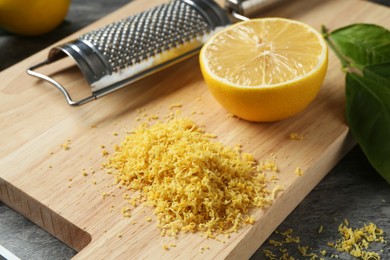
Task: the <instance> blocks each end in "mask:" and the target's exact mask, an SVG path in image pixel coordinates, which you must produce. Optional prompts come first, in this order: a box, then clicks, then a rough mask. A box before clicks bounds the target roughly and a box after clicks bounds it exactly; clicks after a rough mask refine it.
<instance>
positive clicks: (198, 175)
mask: <svg viewBox="0 0 390 260" xmlns="http://www.w3.org/2000/svg"><path fill="white" fill-rule="evenodd" d="M175 107H176V106H175ZM103 166H104V168H105V169H106V170H108V171H109V173H110V174H114V175H115V179H116V183H117V184H120V185H121V186H123V187H124V188H126V189H128V190H135V191H140V193H141V194H142V197H143V199H144V200H145V201H146V203H147V204H148V205H151V206H153V207H154V213H155V215H156V218H157V222H158V227H159V228H161V229H166V230H167V231H166V232H165V233H164V234H166V235H169V236H175V235H176V234H177V233H178V232H180V231H184V232H196V231H201V232H204V233H205V234H206V236H207V237H211V238H213V237H214V238H215V234H227V233H231V232H236V231H237V230H238V229H239V228H240V227H241V226H242V225H243V224H247V223H245V219H246V218H247V216H248V215H249V212H250V210H251V208H254V207H259V208H264V207H267V206H269V205H271V204H272V196H271V192H269V191H268V190H267V188H266V185H267V181H266V179H265V177H264V175H263V174H261V172H259V171H257V170H256V162H255V161H254V157H253V156H252V155H250V154H242V153H240V152H239V151H237V150H235V149H233V148H230V147H225V146H223V145H222V144H221V143H219V142H212V141H211V140H210V136H209V135H208V134H205V131H204V130H203V129H201V128H200V127H199V126H198V125H196V124H195V123H194V122H193V121H192V120H190V119H185V118H178V117H177V115H175V117H174V118H173V119H172V118H170V119H168V120H167V122H161V121H158V122H156V123H155V124H154V125H151V126H149V125H148V124H141V125H140V126H139V127H138V128H137V129H135V130H134V131H133V133H132V134H131V135H127V136H126V137H125V139H124V140H123V142H122V143H121V144H120V145H119V146H118V147H117V149H116V150H115V152H114V153H113V154H112V155H111V156H110V157H109V158H108V161H107V162H106V163H105V164H104V165H103ZM272 169H273V170H276V169H275V167H272ZM275 192H276V191H275V190H274V194H275Z"/></svg>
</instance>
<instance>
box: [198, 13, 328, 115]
mask: <svg viewBox="0 0 390 260" xmlns="http://www.w3.org/2000/svg"><path fill="white" fill-rule="evenodd" d="M199 58H200V66H201V70H202V74H203V77H204V79H205V82H206V84H207V86H208V87H209V90H210V91H211V93H212V94H213V96H214V97H215V98H216V99H217V101H219V103H221V105H222V106H223V107H224V108H225V109H226V110H228V111H229V112H230V113H233V114H235V115H236V116H238V117H241V118H243V119H246V120H250V121H276V120H281V119H284V118H287V117H290V116H292V115H295V114H297V113H298V112H300V111H302V110H303V109H304V108H306V107H307V106H308V105H309V104H310V103H311V102H312V101H313V99H314V98H315V97H316V95H317V93H318V91H319V89H320V87H321V85H322V82H323V80H324V77H325V74H326V70H327V64H328V63H327V62H328V52H327V46H326V43H325V41H324V40H323V38H322V36H321V35H320V34H319V33H318V32H317V31H316V30H314V29H313V28H311V27H310V26H309V25H306V24H304V23H301V22H298V21H294V20H289V19H284V18H263V19H253V20H249V21H244V22H241V23H238V24H235V25H233V26H231V27H229V28H227V29H225V30H223V31H221V32H220V33H218V34H216V35H214V36H213V37H212V38H211V39H210V40H209V41H208V42H207V43H206V44H205V45H204V46H203V48H202V50H201V52H200V56H199Z"/></svg>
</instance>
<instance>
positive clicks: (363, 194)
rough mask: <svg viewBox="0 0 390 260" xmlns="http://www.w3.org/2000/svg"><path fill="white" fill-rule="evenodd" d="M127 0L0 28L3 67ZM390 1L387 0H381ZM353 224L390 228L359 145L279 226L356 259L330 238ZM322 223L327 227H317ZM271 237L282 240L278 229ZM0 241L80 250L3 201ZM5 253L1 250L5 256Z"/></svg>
mask: <svg viewBox="0 0 390 260" xmlns="http://www.w3.org/2000/svg"><path fill="white" fill-rule="evenodd" d="M128 2H129V1H126V0H110V1H103V0H95V1H86V0H73V1H72V5H71V8H70V11H69V13H68V16H67V18H66V21H65V22H64V23H63V24H62V25H61V26H60V27H59V28H57V29H56V30H55V31H53V32H52V33H49V34H47V35H45V36H41V37H33V38H27V37H19V36H15V35H12V34H9V33H7V32H5V31H2V30H1V29H0V50H1V51H0V71H1V70H3V69H5V68H7V67H9V66H11V65H13V64H15V63H17V62H18V61H21V60H23V59H25V58H27V57H28V56H30V55H32V54H34V53H36V52H37V51H39V50H41V49H43V48H45V47H47V46H49V45H51V44H53V43H55V42H56V41H58V40H60V39H62V38H63V37H65V36H67V35H69V34H70V33H73V32H75V31H77V30H79V29H80V28H82V27H84V26H86V25H88V24H89V23H91V22H93V21H95V20H97V19H99V18H100V17H102V16H104V15H106V14H108V13H110V12H112V11H113V10H115V9H117V8H119V7H121V6H122V5H124V4H126V3H128ZM379 2H381V3H382V4H387V5H389V4H390V1H388V0H384V1H383V0H382V1H379ZM345 218H346V219H348V220H349V223H350V225H351V227H361V226H362V225H363V224H364V223H369V222H373V223H376V224H377V225H378V226H379V227H380V228H382V229H383V230H384V231H385V232H386V233H387V234H390V221H389V220H390V185H389V184H388V183H386V182H385V180H384V179H383V178H381V177H380V176H379V175H378V174H377V173H376V172H375V170H374V169H373V168H372V167H371V166H370V164H369V163H368V161H367V160H366V159H365V156H364V154H363V153H362V151H361V149H360V148H359V147H358V146H356V147H355V148H354V149H353V150H352V151H351V152H350V153H348V154H347V156H346V157H345V158H343V159H342V160H341V161H340V163H338V164H337V165H336V167H335V168H334V169H333V170H332V171H331V172H330V173H329V174H328V175H327V176H326V177H325V178H324V179H323V180H322V181H321V182H320V183H319V185H318V186H317V187H316V188H315V189H314V190H313V191H312V192H311V193H310V194H309V195H308V196H307V197H306V198H305V199H304V200H303V201H302V203H301V204H300V205H299V206H298V207H297V208H296V209H295V210H294V211H293V212H292V213H291V214H290V215H289V216H288V217H287V219H286V220H285V221H284V222H283V223H282V224H281V225H280V227H279V228H278V230H280V231H285V230H287V229H289V228H292V229H293V230H294V233H293V235H294V236H299V237H300V244H301V245H307V246H309V247H310V248H312V251H313V252H315V253H317V254H318V252H319V250H320V249H326V250H327V252H328V253H327V256H326V257H324V258H325V259H328V258H330V257H329V256H330V254H331V253H335V254H338V255H339V259H354V258H353V257H350V256H349V255H347V254H345V253H343V254H340V253H338V252H335V251H332V250H331V248H329V247H328V246H327V242H329V241H335V240H336V239H338V238H339V237H338V231H337V227H338V225H339V224H340V223H342V221H343V220H344V219H345ZM320 225H322V226H323V227H324V231H323V232H322V233H320V234H319V233H318V229H319V227H320ZM270 238H271V239H275V240H280V237H279V236H278V235H277V234H273V235H271V237H270ZM0 245H2V246H4V247H5V248H7V249H8V250H9V251H11V252H12V253H14V254H15V255H17V256H18V257H20V258H21V259H70V258H71V257H72V256H74V255H75V254H76V252H75V251H74V250H73V249H71V248H69V247H67V246H66V245H64V244H63V243H62V242H60V241H58V240H57V239H56V238H54V237H53V236H51V235H50V234H48V233H47V232H45V231H44V230H42V229H40V228H39V227H37V226H36V225H34V224H33V223H31V222H30V221H29V220H27V219H26V218H24V217H22V216H21V215H19V214H18V213H16V212H14V211H13V210H11V209H10V208H8V207H7V206H5V205H4V204H2V203H0ZM373 248H374V249H377V250H378V251H379V250H380V249H382V250H383V251H382V252H381V253H380V255H381V257H382V259H390V245H389V244H386V245H383V244H376V245H374V247H373ZM263 249H271V250H272V251H274V252H277V250H275V248H273V247H271V246H270V245H269V244H268V243H267V242H266V243H265V244H264V245H263V246H262V247H261V248H260V249H259V250H258V251H257V252H256V253H255V254H254V255H253V257H252V259H265V257H264V254H263ZM288 251H289V253H290V255H292V256H294V257H296V258H299V259H309V258H307V257H306V258H305V257H302V256H301V255H300V254H299V253H298V252H297V250H296V244H290V245H289V246H288ZM0 259H1V256H0Z"/></svg>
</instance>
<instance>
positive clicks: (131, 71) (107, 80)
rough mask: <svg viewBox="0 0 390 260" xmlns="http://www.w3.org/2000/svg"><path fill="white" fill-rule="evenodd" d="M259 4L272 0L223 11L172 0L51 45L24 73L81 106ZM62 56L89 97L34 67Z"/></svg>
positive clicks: (235, 1)
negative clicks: (74, 94)
mask: <svg viewBox="0 0 390 260" xmlns="http://www.w3.org/2000/svg"><path fill="white" fill-rule="evenodd" d="M276 1H277V0H276ZM249 2H251V4H250V5H247V4H248V3H249ZM264 2H267V3H268V2H275V0H255V1H254V0H250V1H248V0H227V1H226V4H225V5H226V10H224V9H223V8H221V7H220V6H219V5H218V4H216V3H215V2H214V1H212V0H172V1H170V2H168V3H166V4H162V5H159V6H156V7H154V8H152V9H150V10H147V11H145V12H142V13H139V14H137V15H134V16H130V17H127V18H125V19H123V20H120V21H118V22H115V23H112V24H109V25H107V26H105V27H102V28H100V29H97V30H94V31H91V32H89V33H86V34H84V35H81V36H80V37H79V38H78V39H76V40H74V41H72V42H69V43H66V44H63V45H60V46H57V47H54V48H52V49H51V50H50V51H49V54H48V58H47V60H45V61H44V62H41V63H39V64H36V65H34V66H32V67H30V68H29V69H28V70H27V73H28V74H30V75H32V76H35V77H38V78H40V79H43V80H46V81H49V82H50V83H51V84H53V85H54V86H55V87H56V88H58V89H59V90H60V91H61V92H62V93H63V94H64V96H65V98H66V100H67V102H68V104H69V105H72V106H77V105H82V104H84V103H87V102H89V101H91V100H94V99H97V98H99V97H101V96H104V95H106V94H108V93H111V92H113V91H115V90H117V89H119V88H122V87H124V86H125V85H128V84H130V83H132V82H135V81H137V80H139V79H141V78H144V77H146V76H148V75H150V74H152V73H155V72H157V71H159V70H161V69H163V68H165V67H168V66H170V65H172V64H174V63H176V62H178V61H181V60H183V59H185V58H187V57H190V56H192V55H194V54H196V53H197V52H198V51H199V49H200V48H201V47H202V45H203V44H204V43H205V41H206V40H207V39H208V38H209V37H210V36H211V35H212V34H214V33H215V32H216V31H218V30H220V29H221V28H224V27H226V26H228V25H230V24H231V20H232V19H231V18H238V19H241V20H242V19H246V18H245V17H244V16H243V14H245V15H246V14H247V13H245V12H244V11H245V10H247V9H248V10H249V9H250V10H251V11H253V10H254V9H256V8H253V6H259V7H262V6H263V5H264ZM244 3H245V4H246V5H244ZM245 6H249V7H250V8H244V7H245ZM230 14H232V15H230ZM66 56H70V57H71V58H73V59H74V61H75V62H76V64H77V66H78V67H79V69H80V71H81V72H82V74H83V75H84V77H85V78H86V80H87V82H88V83H89V85H90V87H91V92H92V94H91V95H90V96H88V97H86V98H83V99H81V100H77V101H74V100H72V98H71V96H70V94H69V93H68V91H67V90H66V89H65V88H64V87H63V86H62V85H61V84H60V83H58V82H57V81H56V80H54V79H53V78H50V77H49V76H46V75H43V74H41V73H39V72H37V71H35V69H37V68H39V67H41V66H44V65H48V64H50V63H53V62H55V61H57V60H59V59H62V58H64V57H66Z"/></svg>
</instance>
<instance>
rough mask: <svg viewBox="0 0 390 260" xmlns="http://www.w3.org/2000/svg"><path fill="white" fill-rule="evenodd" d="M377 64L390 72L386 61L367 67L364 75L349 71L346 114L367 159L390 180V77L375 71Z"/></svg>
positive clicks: (389, 65)
mask: <svg viewBox="0 0 390 260" xmlns="http://www.w3.org/2000/svg"><path fill="white" fill-rule="evenodd" d="M378 67H382V68H384V69H383V71H385V69H387V72H389V71H390V63H387V64H381V65H380V66H375V67H374V69H372V68H370V67H367V68H366V69H364V75H363V76H362V75H358V74H356V73H350V72H349V73H347V76H346V116H347V121H348V124H349V126H350V130H351V132H352V134H353V136H354V137H355V138H356V139H357V141H358V143H359V145H360V147H361V148H362V150H363V152H364V153H365V155H366V157H367V159H368V160H369V161H370V163H371V165H372V166H373V167H374V168H375V169H376V170H377V171H378V172H379V173H380V174H381V175H382V176H383V177H384V178H385V179H386V180H387V182H389V183H390V80H389V79H388V78H386V77H383V75H381V74H377V73H376V69H377V68H378ZM382 68H380V71H382ZM387 74H388V73H387ZM387 74H386V75H385V76H388V75H387Z"/></svg>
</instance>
